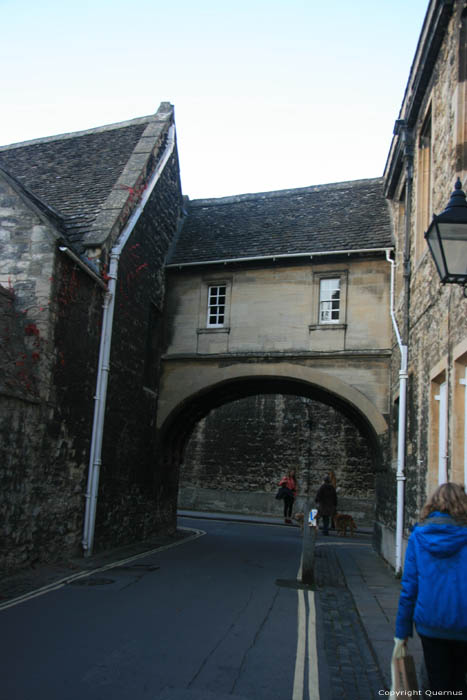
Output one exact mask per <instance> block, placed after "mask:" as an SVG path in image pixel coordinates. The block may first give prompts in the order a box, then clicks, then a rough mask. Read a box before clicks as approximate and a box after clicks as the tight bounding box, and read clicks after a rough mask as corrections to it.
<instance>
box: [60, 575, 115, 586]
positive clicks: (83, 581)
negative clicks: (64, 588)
mask: <svg viewBox="0 0 467 700" xmlns="http://www.w3.org/2000/svg"><path fill="white" fill-rule="evenodd" d="M110 583H115V581H114V579H113V578H97V577H95V576H89V577H88V578H79V579H77V580H76V581H70V583H69V584H68V585H69V586H108V585H109V584H110Z"/></svg>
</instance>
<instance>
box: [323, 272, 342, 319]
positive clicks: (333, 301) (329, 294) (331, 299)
mask: <svg viewBox="0 0 467 700" xmlns="http://www.w3.org/2000/svg"><path fill="white" fill-rule="evenodd" d="M340 306H341V281H340V277H331V278H326V277H325V278H323V279H321V280H320V283H319V323H339V320H340Z"/></svg>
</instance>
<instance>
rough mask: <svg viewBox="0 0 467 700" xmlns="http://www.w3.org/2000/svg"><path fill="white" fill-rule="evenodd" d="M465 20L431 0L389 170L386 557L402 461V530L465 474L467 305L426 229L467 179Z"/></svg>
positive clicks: (458, 7)
mask: <svg viewBox="0 0 467 700" xmlns="http://www.w3.org/2000/svg"><path fill="white" fill-rule="evenodd" d="M466 21H467V8H466V4H465V2H462V1H461V2H459V1H455V0H454V1H448V2H442V1H439V0H438V1H432V2H430V3H429V7H428V10H427V14H426V18H425V22H424V25H423V29H422V33H421V36H420V39H419V43H418V46H417V50H416V54H415V58H414V61H413V64H412V68H411V72H410V76H409V80H408V84H407V88H406V92H405V96H404V100H403V103H402V106H401V110H400V114H399V118H398V120H397V121H396V124H395V130H394V137H393V141H392V145H391V150H390V153H389V157H388V161H387V165H386V170H385V175H384V177H385V193H386V196H387V198H388V200H389V202H390V204H391V207H392V216H393V221H394V232H395V243H396V258H395V262H396V267H395V296H394V312H395V318H396V320H397V327H398V329H399V332H400V337H401V343H402V345H403V346H405V347H406V348H407V352H408V363H407V411H406V415H405V416H403V421H404V423H405V426H406V442H405V444H404V450H403V452H402V453H401V451H400V450H399V451H398V449H397V445H398V429H399V425H400V423H399V420H398V413H399V408H400V382H399V372H400V369H401V353H400V349H399V346H398V344H397V343H396V341H395V339H394V344H393V349H394V352H393V360H392V382H391V403H392V411H391V414H392V420H391V436H392V439H391V452H392V455H391V456H392V472H389V473H388V477H387V480H386V479H383V480H382V481H381V489H380V493H379V499H378V512H379V513H380V521H379V523H378V531H377V536H378V546H379V547H380V549H381V551H382V552H383V554H384V555H385V556H386V558H388V559H389V560H390V561H393V560H394V544H393V543H394V527H395V519H394V513H395V502H396V493H395V490H394V483H395V482H396V480H397V477H396V473H397V467H398V462H399V463H400V465H401V466H402V468H403V472H404V473H403V474H401V481H402V483H403V484H404V512H405V519H404V536H405V537H406V536H407V535H408V533H409V530H410V527H411V526H412V525H413V524H414V523H415V522H416V521H417V519H418V513H419V511H420V508H421V506H422V505H423V503H424V501H425V500H426V498H427V497H428V495H429V494H430V493H431V492H432V491H433V490H434V489H435V488H436V486H437V485H438V484H439V483H443V482H444V481H447V480H449V481H456V482H458V483H464V484H465V483H466V464H467V443H466V436H467V430H466V420H467V413H466V391H467V389H466V384H465V380H466V368H467V354H466V353H467V305H466V300H465V298H464V297H463V293H462V289H461V288H460V287H458V286H456V285H452V284H450V285H446V286H444V287H443V286H441V284H440V281H439V276H438V274H437V272H436V269H435V266H434V263H433V260H432V257H431V255H430V252H429V250H428V247H427V244H426V241H425V237H424V234H425V231H426V230H427V228H428V226H429V224H430V222H431V219H432V216H433V214H434V213H437V214H439V213H441V211H442V210H443V209H444V208H445V207H446V205H447V203H448V200H449V196H450V193H451V191H452V190H453V187H454V183H455V181H456V179H457V177H460V179H461V182H462V184H463V186H464V189H465V186H466V184H467V178H466V176H467V160H466V157H467V148H466V135H467V117H466V73H467V64H466V55H467V53H466ZM388 492H392V494H393V496H392V498H391V500H390V501H388V499H387V493H388Z"/></svg>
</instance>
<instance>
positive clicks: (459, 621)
mask: <svg viewBox="0 0 467 700" xmlns="http://www.w3.org/2000/svg"><path fill="white" fill-rule="evenodd" d="M420 519H421V522H420V523H419V524H418V525H416V526H415V529H414V530H413V532H412V534H411V536H410V539H409V542H408V545H407V552H406V555H405V565H404V575H403V577H402V590H401V594H400V599H399V609H398V612H397V620H396V638H397V639H404V640H407V637H411V636H412V634H413V623H415V627H416V629H417V632H418V634H419V636H420V639H421V641H422V646H423V655H424V657H425V664H426V668H427V673H428V678H429V681H430V689H431V690H432V691H434V690H444V691H446V690H448V691H457V692H458V693H459V691H463V695H460V697H466V698H467V685H466V673H467V496H466V494H465V491H464V488H463V487H462V486H460V485H459V484H453V483H447V484H442V485H441V486H439V488H438V489H437V490H436V491H435V492H434V494H433V495H432V497H431V498H430V499H429V501H428V502H427V503H426V505H425V506H424V507H423V509H422V511H421V514H420Z"/></svg>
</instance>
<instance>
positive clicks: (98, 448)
mask: <svg viewBox="0 0 467 700" xmlns="http://www.w3.org/2000/svg"><path fill="white" fill-rule="evenodd" d="M174 147H175V127H174V126H171V127H170V129H169V132H168V138H167V145H166V148H165V151H164V154H163V156H162V158H161V160H160V161H159V163H158V165H157V167H156V169H155V171H154V173H153V174H152V175H151V178H150V180H149V182H148V184H147V187H146V188H145V190H144V192H143V194H142V197H141V200H140V201H139V203H138V206H137V207H136V208H135V209H134V211H133V212H132V214H131V216H130V218H129V219H128V221H127V223H126V224H125V227H124V229H123V231H122V232H121V234H120V236H119V238H118V240H117V243H116V245H115V246H114V247H113V248H112V250H111V252H110V265H109V273H108V276H109V282H108V287H107V292H106V294H105V297H104V305H103V316H102V331H101V341H100V350H99V363H98V369H97V382H96V395H95V397H94V399H95V403H94V418H93V427H92V437H91V449H90V455H89V473H88V484H87V490H86V510H85V514H84V528H83V542H82V544H83V550H84V556H91V554H92V550H93V544H94V530H95V524H96V506H97V496H98V490H99V475H100V467H101V462H102V460H101V456H102V440H103V435H104V417H105V409H106V398H107V384H108V378H109V370H110V346H111V343H112V329H113V318H114V309H115V296H116V292H117V276H118V264H119V261H120V255H121V253H122V251H123V248H124V247H125V245H126V243H127V241H128V239H129V237H130V236H131V233H132V232H133V229H134V227H135V226H136V223H137V221H138V219H139V217H140V216H141V214H142V212H143V209H144V207H145V205H146V203H147V201H148V199H149V197H150V196H151V194H152V191H153V189H154V187H155V186H156V183H157V181H158V180H159V178H160V176H161V174H162V172H163V170H164V168H165V165H166V164H167V161H168V160H169V158H170V156H171V155H172V152H173V150H174Z"/></svg>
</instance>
